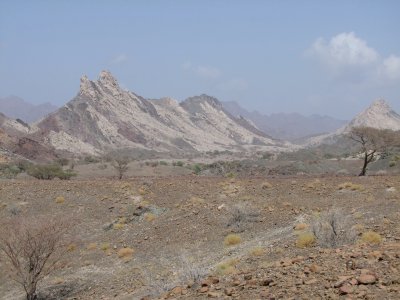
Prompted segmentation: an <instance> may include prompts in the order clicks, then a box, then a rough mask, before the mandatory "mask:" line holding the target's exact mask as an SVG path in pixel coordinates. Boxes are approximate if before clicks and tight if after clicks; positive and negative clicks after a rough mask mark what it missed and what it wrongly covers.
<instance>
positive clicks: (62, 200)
mask: <svg viewBox="0 0 400 300" xmlns="http://www.w3.org/2000/svg"><path fill="white" fill-rule="evenodd" d="M64 201H65V198H64V197H63V196H58V197H57V198H56V203H58V204H61V203H64Z"/></svg>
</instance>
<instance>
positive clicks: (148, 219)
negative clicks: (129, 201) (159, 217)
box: [144, 213, 156, 222]
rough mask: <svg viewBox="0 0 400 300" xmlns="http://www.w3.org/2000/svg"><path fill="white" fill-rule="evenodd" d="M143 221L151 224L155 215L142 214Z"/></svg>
mask: <svg viewBox="0 0 400 300" xmlns="http://www.w3.org/2000/svg"><path fill="white" fill-rule="evenodd" d="M144 219H145V220H146V221H147V222H153V221H154V220H155V219H156V215H155V214H152V213H145V214H144Z"/></svg>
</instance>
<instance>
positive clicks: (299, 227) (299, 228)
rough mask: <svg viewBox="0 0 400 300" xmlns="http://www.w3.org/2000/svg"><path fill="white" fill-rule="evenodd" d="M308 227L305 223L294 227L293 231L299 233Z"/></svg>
mask: <svg viewBox="0 0 400 300" xmlns="http://www.w3.org/2000/svg"><path fill="white" fill-rule="evenodd" d="M308 227H309V225H308V224H306V223H299V224H296V225H295V226H294V230H297V231H301V230H305V229H307V228H308Z"/></svg>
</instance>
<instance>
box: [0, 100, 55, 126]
mask: <svg viewBox="0 0 400 300" xmlns="http://www.w3.org/2000/svg"><path fill="white" fill-rule="evenodd" d="M56 109H57V106H55V105H53V104H50V103H43V104H38V105H34V104H31V103H29V102H26V101H25V100H23V99H22V98H19V97H17V96H8V97H5V98H0V112H2V113H4V114H5V115H7V116H9V117H10V118H14V119H21V120H23V121H24V122H26V123H32V122H35V121H38V120H39V119H41V118H43V117H44V116H46V115H47V114H49V113H51V112H53V111H55V110H56Z"/></svg>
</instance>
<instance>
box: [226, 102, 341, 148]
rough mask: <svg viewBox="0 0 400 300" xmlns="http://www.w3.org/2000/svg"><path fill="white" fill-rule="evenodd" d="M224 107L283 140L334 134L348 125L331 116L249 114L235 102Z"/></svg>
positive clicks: (254, 112)
mask: <svg viewBox="0 0 400 300" xmlns="http://www.w3.org/2000/svg"><path fill="white" fill-rule="evenodd" d="M223 106H224V108H225V109H226V110H227V111H229V112H230V113H231V114H232V115H234V116H239V115H240V116H243V117H245V118H247V119H249V120H251V121H252V122H253V123H254V124H255V125H256V126H257V127H258V128H259V129H260V130H262V131H263V132H266V133H267V134H269V135H271V136H273V137H275V138H278V139H282V140H290V141H295V140H297V139H300V138H303V137H306V136H312V135H318V134H321V133H326V132H332V131H334V130H336V129H338V128H340V127H342V126H343V125H345V124H346V121H343V120H338V119H335V118H332V117H329V116H320V115H312V116H309V117H306V116H303V115H301V114H298V113H276V114H271V115H264V114H261V113H259V112H257V111H253V112H249V111H247V110H245V109H244V108H242V107H241V106H240V105H239V104H237V103H236V102H233V101H230V102H223Z"/></svg>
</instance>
